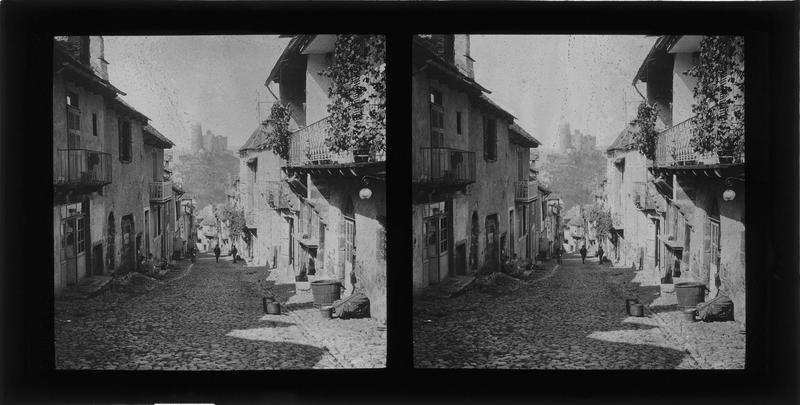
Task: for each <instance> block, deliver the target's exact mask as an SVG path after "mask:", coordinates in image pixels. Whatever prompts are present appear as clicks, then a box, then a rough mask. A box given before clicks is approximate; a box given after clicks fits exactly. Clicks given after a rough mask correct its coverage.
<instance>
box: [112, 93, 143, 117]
mask: <svg viewBox="0 0 800 405" xmlns="http://www.w3.org/2000/svg"><path fill="white" fill-rule="evenodd" d="M112 101H113V104H115V105H116V106H117V107H122V109H123V110H126V111H127V112H128V114H131V115H133V116H134V118H137V119H139V120H142V121H144V122H145V123H147V121H150V118H147V116H146V115H144V114H142V113H141V112H139V110H137V109H135V108H133V106H131V105H130V104H128V103H126V102H125V100H123V99H121V98H120V97H116V98H114V100H112Z"/></svg>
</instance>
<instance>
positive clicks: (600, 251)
mask: <svg viewBox="0 0 800 405" xmlns="http://www.w3.org/2000/svg"><path fill="white" fill-rule="evenodd" d="M597 255H598V256H600V264H603V247H602V246H599V247H598V248H597Z"/></svg>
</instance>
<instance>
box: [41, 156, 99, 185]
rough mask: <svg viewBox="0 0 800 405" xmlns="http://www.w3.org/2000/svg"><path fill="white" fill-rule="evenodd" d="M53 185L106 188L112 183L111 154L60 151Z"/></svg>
mask: <svg viewBox="0 0 800 405" xmlns="http://www.w3.org/2000/svg"><path fill="white" fill-rule="evenodd" d="M55 169H56V173H55V176H54V178H53V183H54V184H55V185H58V186H75V187H77V186H104V185H106V184H109V183H111V154H110V153H105V152H97V151H93V150H88V149H58V151H57V162H56V167H55Z"/></svg>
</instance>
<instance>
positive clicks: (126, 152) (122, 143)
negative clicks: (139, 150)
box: [118, 120, 133, 162]
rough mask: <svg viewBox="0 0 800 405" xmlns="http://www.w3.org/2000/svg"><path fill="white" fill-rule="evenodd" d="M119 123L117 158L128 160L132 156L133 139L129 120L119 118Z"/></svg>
mask: <svg viewBox="0 0 800 405" xmlns="http://www.w3.org/2000/svg"><path fill="white" fill-rule="evenodd" d="M118 124H119V160H121V161H123V162H130V161H131V160H132V158H133V139H132V137H131V123H130V121H124V120H120V121H119V122H118Z"/></svg>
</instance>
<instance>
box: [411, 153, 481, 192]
mask: <svg viewBox="0 0 800 405" xmlns="http://www.w3.org/2000/svg"><path fill="white" fill-rule="evenodd" d="M417 162H418V163H417V164H416V165H415V166H416V171H417V173H416V176H415V180H416V183H420V184H441V185H466V184H470V183H474V182H475V152H468V151H464V150H459V149H454V148H447V147H439V146H437V147H422V148H420V154H419V159H418V161H417Z"/></svg>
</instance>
